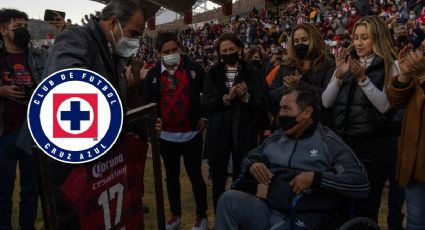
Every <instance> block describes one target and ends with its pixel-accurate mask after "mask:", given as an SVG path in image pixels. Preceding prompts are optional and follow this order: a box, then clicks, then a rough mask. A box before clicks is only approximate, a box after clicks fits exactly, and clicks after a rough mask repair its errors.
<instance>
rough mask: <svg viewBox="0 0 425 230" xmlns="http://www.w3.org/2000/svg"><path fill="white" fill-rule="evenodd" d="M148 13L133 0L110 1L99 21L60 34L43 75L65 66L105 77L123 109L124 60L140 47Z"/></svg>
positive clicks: (92, 21)
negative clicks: (118, 96)
mask: <svg viewBox="0 0 425 230" xmlns="http://www.w3.org/2000/svg"><path fill="white" fill-rule="evenodd" d="M147 17H148V15H147V12H146V10H145V8H144V7H143V6H142V5H141V4H140V3H137V2H135V1H132V0H130V1H129V0H112V1H111V2H110V3H109V4H108V5H107V6H106V7H105V8H103V10H102V12H101V15H100V20H97V19H94V18H92V19H91V20H90V21H89V22H88V23H87V25H85V26H82V27H72V28H69V29H67V30H65V31H64V32H63V33H61V34H60V35H59V36H58V37H57V38H56V40H55V44H54V46H53V47H52V49H51V51H50V55H49V58H48V60H47V65H46V69H45V76H49V75H50V74H52V73H54V72H56V71H59V70H62V69H66V68H84V69H89V70H92V71H94V72H97V73H99V74H100V75H102V76H104V77H105V78H107V79H108V80H109V81H110V82H111V83H112V85H113V86H114V87H115V88H116V90H117V91H118V93H119V95H120V97H121V100H122V102H123V104H124V108H125V81H124V78H122V73H123V70H124V63H125V61H126V59H127V58H129V57H130V56H131V55H132V54H135V53H136V52H137V50H138V49H139V37H140V36H141V35H142V33H143V31H144V28H145V22H146V20H147Z"/></svg>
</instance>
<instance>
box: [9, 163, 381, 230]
mask: <svg viewBox="0 0 425 230" xmlns="http://www.w3.org/2000/svg"><path fill="white" fill-rule="evenodd" d="M181 167H182V170H181V184H182V194H181V197H182V206H183V207H182V208H183V216H182V220H183V227H182V228H181V229H182V230H187V229H189V230H190V229H191V227H192V224H193V222H194V219H195V209H196V208H195V202H194V198H193V194H192V189H191V186H190V182H189V179H188V177H187V175H186V172H185V171H184V166H183V164H181ZM207 167H208V166H207V165H206V164H204V165H203V172H204V178H205V180H206V182H207V190H208V201H209V203H208V219H209V229H214V214H213V205H212V196H211V182H210V181H208V179H207ZM164 175H165V173H164V171H163V172H162V176H163V177H164ZM18 180H19V178H18ZM229 183H230V180H229ZM18 185H19V181H17V182H16V185H15V189H14V196H13V200H14V205H13V216H12V221H13V225H14V229H18V215H19V186H18ZM163 186H164V203H165V216H166V219H168V216H169V208H168V207H169V206H168V199H167V193H166V188H165V181H164V179H163ZM145 190H146V191H145V197H144V202H145V203H146V204H147V205H148V206H149V208H150V212H149V213H148V214H145V229H147V230H153V229H157V227H156V226H157V225H156V208H155V191H154V180H153V170H152V159H151V158H149V157H148V160H147V163H146V171H145ZM261 191H264V190H263V189H262V188H260V193H261ZM386 199H387V189H385V190H384V194H383V199H382V205H381V212H380V217H379V224H380V226H381V228H382V229H383V230H386V229H387V226H386V216H387V201H386ZM38 209H39V211H38V215H37V222H36V229H37V230H41V229H44V228H43V220H42V214H41V207H40V205H39V208H38Z"/></svg>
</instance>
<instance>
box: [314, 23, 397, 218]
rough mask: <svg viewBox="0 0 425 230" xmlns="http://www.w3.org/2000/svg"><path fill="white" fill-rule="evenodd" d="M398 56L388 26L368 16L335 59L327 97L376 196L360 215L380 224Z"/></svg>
mask: <svg viewBox="0 0 425 230" xmlns="http://www.w3.org/2000/svg"><path fill="white" fill-rule="evenodd" d="M396 57H397V53H396V50H395V46H394V44H393V41H392V39H391V35H390V32H389V30H388V29H387V27H386V26H385V23H384V22H383V21H381V20H380V19H379V18H378V17H376V16H365V17H363V18H361V19H360V20H359V21H358V22H357V23H356V24H355V26H354V30H353V41H352V43H351V45H350V47H349V48H348V49H347V50H346V49H340V50H338V52H337V53H336V55H335V58H336V71H335V73H334V75H333V77H332V79H331V81H330V83H329V84H328V86H327V88H326V90H325V91H324V92H323V94H322V103H323V106H324V107H325V108H331V109H332V112H333V113H332V119H333V120H334V122H335V131H336V132H337V133H338V134H340V135H341V136H342V137H343V138H344V140H345V142H346V143H348V145H350V147H351V148H352V149H353V150H354V152H355V153H356V155H357V156H358V158H359V159H360V160H361V161H362V162H363V164H364V166H365V168H366V170H367V173H368V178H369V182H370V184H371V188H372V189H371V193H370V195H369V197H368V199H366V200H363V201H360V202H356V204H358V205H357V206H358V207H356V214H358V215H360V216H366V217H369V218H371V219H373V220H375V221H376V220H377V218H378V213H379V206H380V202H381V194H382V189H383V187H384V184H385V181H386V179H387V177H388V167H389V165H388V162H389V160H388V157H389V154H390V151H391V149H390V147H391V139H390V135H391V132H388V129H387V128H388V127H387V125H386V124H387V122H388V121H389V113H388V112H389V110H390V109H391V105H390V103H389V101H388V98H387V95H386V90H385V89H386V88H387V87H388V85H389V82H390V79H391V78H392V77H395V76H397V75H398V74H399V72H400V71H399V67H398V61H397V60H396Z"/></svg>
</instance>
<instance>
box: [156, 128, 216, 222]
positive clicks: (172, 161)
mask: <svg viewBox="0 0 425 230" xmlns="http://www.w3.org/2000/svg"><path fill="white" fill-rule="evenodd" d="M160 144H161V145H160V151H161V156H162V160H163V162H164V166H165V173H166V184H167V193H168V201H169V203H170V209H171V210H170V211H171V213H172V214H173V215H181V214H182V208H181V198H180V191H181V189H180V158H181V157H182V156H183V161H184V166H185V168H186V172H187V175H188V176H189V180H190V182H191V184H192V192H193V194H194V196H195V201H196V214H197V215H198V216H201V217H206V212H207V208H208V206H207V187H206V185H205V181H204V179H203V177H202V172H201V165H202V136H201V135H196V137H195V138H193V139H192V140H190V141H187V142H182V143H176V142H170V141H165V140H162V139H160Z"/></svg>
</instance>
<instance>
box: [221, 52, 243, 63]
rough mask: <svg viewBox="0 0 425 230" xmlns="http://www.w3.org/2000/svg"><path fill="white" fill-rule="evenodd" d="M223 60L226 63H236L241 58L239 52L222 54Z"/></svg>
mask: <svg viewBox="0 0 425 230" xmlns="http://www.w3.org/2000/svg"><path fill="white" fill-rule="evenodd" d="M220 58H221V61H222V62H223V63H224V64H226V65H234V64H236V62H238V60H239V54H238V52H233V53H230V54H222V55H220Z"/></svg>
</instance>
